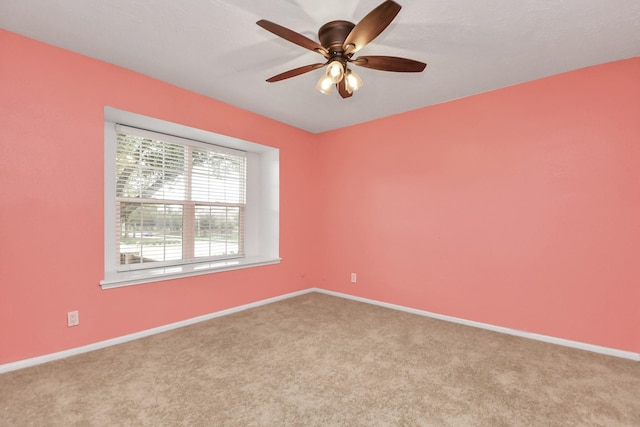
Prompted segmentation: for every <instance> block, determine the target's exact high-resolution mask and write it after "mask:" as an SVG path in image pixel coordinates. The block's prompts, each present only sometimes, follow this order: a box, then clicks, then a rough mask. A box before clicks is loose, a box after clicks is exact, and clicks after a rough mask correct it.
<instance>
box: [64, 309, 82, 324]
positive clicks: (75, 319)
mask: <svg viewBox="0 0 640 427" xmlns="http://www.w3.org/2000/svg"><path fill="white" fill-rule="evenodd" d="M79 324H80V317H79V316H78V310H75V311H70V312H68V313H67V326H69V327H71V326H78V325H79Z"/></svg>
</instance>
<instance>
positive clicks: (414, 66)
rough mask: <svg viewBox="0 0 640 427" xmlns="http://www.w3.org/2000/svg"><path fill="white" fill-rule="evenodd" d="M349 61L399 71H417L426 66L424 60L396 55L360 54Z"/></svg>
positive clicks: (375, 68)
mask: <svg viewBox="0 0 640 427" xmlns="http://www.w3.org/2000/svg"><path fill="white" fill-rule="evenodd" d="M350 62H351V63H353V64H356V65H359V66H361V67H366V68H373V69H374V70H382V71H396V72H400V73H419V72H421V71H423V70H424V69H425V68H426V66H427V64H425V63H424V62H420V61H415V60H413V59H407V58H398V57H397V56H360V57H358V58H357V59H354V60H352V61H350Z"/></svg>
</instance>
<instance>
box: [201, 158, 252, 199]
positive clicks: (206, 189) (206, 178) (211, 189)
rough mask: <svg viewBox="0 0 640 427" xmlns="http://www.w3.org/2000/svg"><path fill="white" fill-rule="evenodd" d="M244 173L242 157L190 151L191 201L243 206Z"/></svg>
mask: <svg viewBox="0 0 640 427" xmlns="http://www.w3.org/2000/svg"><path fill="white" fill-rule="evenodd" d="M245 169H246V159H245V157H244V156H238V155H233V154H227V153H215V152H210V151H205V150H201V149H197V148H196V149H193V170H192V172H191V177H192V187H191V198H192V200H194V201H198V202H217V203H236V204H239V203H244V202H245V176H246V171H245Z"/></svg>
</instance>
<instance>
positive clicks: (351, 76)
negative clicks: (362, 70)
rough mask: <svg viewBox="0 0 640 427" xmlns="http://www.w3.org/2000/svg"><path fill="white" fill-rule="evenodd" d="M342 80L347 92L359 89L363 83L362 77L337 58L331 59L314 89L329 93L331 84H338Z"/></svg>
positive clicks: (350, 92)
mask: <svg viewBox="0 0 640 427" xmlns="http://www.w3.org/2000/svg"><path fill="white" fill-rule="evenodd" d="M342 80H344V87H345V89H346V90H347V92H348V93H349V94H352V93H353V92H355V91H356V90H358V89H360V87H362V85H363V82H362V79H361V78H360V76H359V75H358V74H356V72H355V71H352V70H350V69H349V68H348V67H345V66H344V65H343V64H342V62H340V61H339V60H333V61H331V62H330V63H329V65H327V71H326V72H325V74H324V75H323V76H322V77H320V80H318V84H316V89H318V90H319V91H320V92H322V93H324V94H325V95H329V94H330V93H331V90H332V87H333V85H337V84H339V83H340V82H341V81H342Z"/></svg>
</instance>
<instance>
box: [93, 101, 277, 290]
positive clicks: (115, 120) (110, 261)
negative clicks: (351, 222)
mask: <svg viewBox="0 0 640 427" xmlns="http://www.w3.org/2000/svg"><path fill="white" fill-rule="evenodd" d="M116 124H122V125H126V126H131V127H137V128H141V129H148V130H150V131H153V132H158V133H165V134H169V135H175V136H178V137H182V138H187V139H192V140H196V141H201V142H204V143H210V144H214V145H218V146H223V147H228V148H232V149H235V150H242V151H245V152H246V153H247V196H246V197H247V201H246V207H245V230H244V239H245V240H244V250H245V255H244V256H243V257H239V258H233V259H227V260H215V261H206V262H195V263H193V262H189V263H184V264H178V265H171V266H164V267H156V268H149V269H141V270H130V271H118V260H117V259H116V254H117V252H118V251H117V248H116V239H115V237H114V236H116V191H115V173H116V172H115V171H116ZM104 155H105V161H104V164H105V168H104V173H105V175H104V176H105V179H104V266H105V273H104V279H103V280H101V281H100V285H101V286H102V288H103V289H109V288H115V287H121V286H129V285H137V284H142V283H149V282H157V281H161V280H170V279H176V278H180V277H188V276H194V275H200V274H209V273H216V272H221V271H228V270H236V269H242V268H250V267H257V266H262V265H270V264H277V263H279V262H280V261H281V258H280V256H279V235H280V230H279V228H280V225H279V222H280V220H279V218H280V212H279V210H280V209H279V205H280V200H279V199H280V195H279V188H280V153H279V150H278V149H277V148H274V147H268V146H265V145H261V144H257V143H253V142H248V141H243V140H241V139H237V138H232V137H229V136H225V135H219V134H216V133H213V132H209V131H204V130H201V129H196V128H192V127H189V126H184V125H180V124H177V123H172V122H168V121H165V120H160V119H155V118H151V117H147V116H143V115H140V114H136V113H131V112H127V111H123V110H118V109H116V108H112V107H105V109H104Z"/></svg>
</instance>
